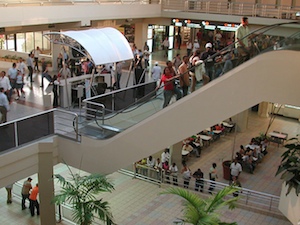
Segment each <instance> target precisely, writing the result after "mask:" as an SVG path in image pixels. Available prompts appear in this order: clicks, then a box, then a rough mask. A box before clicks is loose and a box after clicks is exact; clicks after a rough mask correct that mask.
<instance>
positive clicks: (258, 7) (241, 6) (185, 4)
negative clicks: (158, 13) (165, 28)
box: [162, 0, 300, 19]
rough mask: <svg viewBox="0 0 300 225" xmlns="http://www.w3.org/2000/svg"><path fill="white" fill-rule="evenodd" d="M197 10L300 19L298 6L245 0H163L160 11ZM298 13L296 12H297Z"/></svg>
mask: <svg viewBox="0 0 300 225" xmlns="http://www.w3.org/2000/svg"><path fill="white" fill-rule="evenodd" d="M170 10H172V11H182V12H199V13H208V14H226V15H239V16H240V15H243V16H252V17H268V18H277V19H300V16H299V15H298V14H299V12H300V7H299V6H287V5H276V4H255V3H246V2H224V1H223V2H218V1H195V0H185V1H179V0H164V1H162V11H170ZM297 13H298V14H297Z"/></svg>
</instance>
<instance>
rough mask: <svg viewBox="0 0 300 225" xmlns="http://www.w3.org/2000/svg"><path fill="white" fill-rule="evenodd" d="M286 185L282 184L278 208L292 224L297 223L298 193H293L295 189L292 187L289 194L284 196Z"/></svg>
mask: <svg viewBox="0 0 300 225" xmlns="http://www.w3.org/2000/svg"><path fill="white" fill-rule="evenodd" d="M286 191H287V186H285V183H284V184H282V189H281V194H280V202H279V207H278V208H279V210H280V211H281V212H282V214H283V215H285V216H286V218H288V219H289V221H290V222H291V223H292V224H293V225H299V222H300V213H299V212H300V195H299V196H297V195H296V194H295V190H294V189H292V190H291V192H290V194H289V195H288V196H286V195H285V194H286Z"/></svg>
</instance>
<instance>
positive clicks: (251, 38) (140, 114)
mask: <svg viewBox="0 0 300 225" xmlns="http://www.w3.org/2000/svg"><path fill="white" fill-rule="evenodd" d="M299 28H300V23H298V22H292V23H282V24H276V25H272V26H267V27H264V28H261V29H258V30H256V31H254V32H252V33H251V34H249V35H248V36H246V37H244V38H245V39H247V40H248V43H249V48H248V49H247V55H245V56H242V57H241V56H238V54H237V49H236V48H235V45H236V43H233V44H231V45H229V46H227V47H226V48H224V49H221V50H218V51H217V52H216V53H215V54H214V55H213V56H212V57H211V58H213V59H214V62H215V63H214V71H215V73H214V75H213V76H212V79H211V81H210V82H214V80H215V79H218V78H219V77H220V76H223V75H224V74H226V73H228V72H229V71H230V70H232V69H234V68H235V67H237V66H241V64H243V63H245V62H247V61H248V60H251V59H252V58H254V57H256V56H257V55H259V54H263V53H265V52H268V51H275V50H276V51H279V50H299V49H300V29H299ZM205 63H207V61H206V60H204V64H205ZM155 86H156V83H155V82H149V83H145V84H139V85H137V86H133V87H130V88H126V89H122V90H117V91H112V92H110V93H106V94H104V95H100V96H95V97H93V98H89V99H86V100H84V103H85V109H86V117H87V118H89V119H91V121H90V122H88V124H89V125H91V124H92V123H94V120H95V121H96V124H97V125H98V126H99V127H100V128H101V130H102V134H103V136H102V138H105V136H106V135H105V132H108V131H109V132H110V134H109V135H108V136H107V137H111V136H113V135H114V134H117V133H119V132H122V131H123V130H125V129H127V128H129V127H131V126H133V125H135V124H137V123H139V122H140V121H142V120H144V119H146V118H148V117H149V116H151V115H153V114H155V113H156V112H158V111H160V110H162V109H163V107H162V105H163V99H164V97H163V88H160V89H158V90H155ZM202 86H203V81H200V82H197V84H196V91H197V90H198V89H200V88H201V87H202ZM182 100H183V98H182V99H179V101H182ZM173 101H176V100H175V99H172V100H171V102H173ZM94 124H95V123H94ZM96 124H95V125H94V127H95V126H96ZM111 132H112V133H111ZM83 134H84V133H83ZM100 136H101V135H100ZM98 138H99V136H98Z"/></svg>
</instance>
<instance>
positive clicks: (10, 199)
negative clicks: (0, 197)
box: [5, 184, 14, 204]
mask: <svg viewBox="0 0 300 225" xmlns="http://www.w3.org/2000/svg"><path fill="white" fill-rule="evenodd" d="M13 185H14V184H9V185H7V186H5V189H6V192H7V201H6V203H7V204H11V203H12V193H11V192H12V188H13Z"/></svg>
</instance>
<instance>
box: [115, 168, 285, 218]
mask: <svg viewBox="0 0 300 225" xmlns="http://www.w3.org/2000/svg"><path fill="white" fill-rule="evenodd" d="M119 172H120V173H122V174H126V175H128V176H132V177H134V178H136V179H140V180H143V181H146V182H150V183H155V184H157V185H158V186H159V187H160V186H161V185H162V184H164V185H170V186H177V187H182V188H188V189H189V190H193V191H201V190H202V192H201V194H210V193H212V194H216V193H217V192H218V191H220V190H222V189H223V188H225V187H227V186H229V184H224V183H220V182H217V181H211V180H207V179H202V182H199V181H198V182H197V181H196V179H195V178H193V177H192V178H191V179H189V180H185V179H183V177H182V175H181V174H178V173H176V174H172V173H171V174H167V173H166V172H165V171H164V170H157V169H153V168H150V167H148V166H146V165H139V164H135V165H134V167H133V170H128V169H121V170H119ZM187 183H188V184H187ZM202 185H203V188H202V187H201V186H202ZM236 194H238V195H239V200H238V204H240V205H243V206H249V207H252V208H255V209H259V210H265V211H267V212H272V213H276V214H277V213H280V211H279V210H278V206H279V199H280V198H279V196H276V195H271V194H267V193H263V192H259V191H254V190H250V189H247V188H241V189H240V191H239V192H238V193H236ZM228 197H230V196H228Z"/></svg>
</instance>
